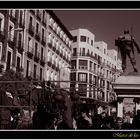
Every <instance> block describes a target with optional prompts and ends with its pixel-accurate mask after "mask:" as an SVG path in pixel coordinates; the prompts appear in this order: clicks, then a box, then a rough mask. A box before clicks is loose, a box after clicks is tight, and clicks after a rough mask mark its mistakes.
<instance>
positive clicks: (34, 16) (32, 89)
mask: <svg viewBox="0 0 140 140" xmlns="http://www.w3.org/2000/svg"><path fill="white" fill-rule="evenodd" d="M43 7H44V6H43ZM139 25H140V8H139V9H132V8H124V9H123V8H120V9H119V8H111V9H109V8H108V9H107V8H105V9H104V8H90V9H88V8H81V9H78V8H77V9H75V8H74V9H72V8H71V9H69V8H68V9H63V8H62V9H60V8H58V9H57V8H9V9H3V8H0V131H1V132H2V131H3V132H6V131H13V130H14V131H15V132H14V133H16V131H20V130H21V131H28V132H30V133H31V134H32V132H31V131H35V132H34V133H33V134H35V133H36V134H35V135H37V132H36V130H39V131H49V132H48V133H50V134H53V133H51V132H52V131H55V132H56V131H60V130H64V131H65V130H67V131H72V133H74V132H76V131H82V132H81V133H83V134H82V135H84V134H85V133H84V132H83V131H92V132H96V133H98V135H100V132H103V131H104V133H106V134H107V133H108V132H109V131H111V132H113V131H114V132H113V133H111V136H112V137H113V138H139V137H140V133H139V132H135V131H137V130H140V62H139V60H140V26H139ZM118 130H119V131H118ZM131 131H132V132H131ZM61 134H62V133H61ZM66 134H67V132H66ZM82 135H81V136H82ZM70 137H71V136H70Z"/></svg>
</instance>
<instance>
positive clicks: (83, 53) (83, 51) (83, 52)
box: [82, 48, 85, 56]
mask: <svg viewBox="0 0 140 140" xmlns="http://www.w3.org/2000/svg"><path fill="white" fill-rule="evenodd" d="M82 55H83V56H85V48H83V49H82Z"/></svg>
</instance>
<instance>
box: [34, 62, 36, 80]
mask: <svg viewBox="0 0 140 140" xmlns="http://www.w3.org/2000/svg"><path fill="white" fill-rule="evenodd" d="M36 69H37V66H36V65H35V64H34V78H36Z"/></svg>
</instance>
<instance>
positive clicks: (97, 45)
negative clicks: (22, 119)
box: [70, 29, 120, 105]
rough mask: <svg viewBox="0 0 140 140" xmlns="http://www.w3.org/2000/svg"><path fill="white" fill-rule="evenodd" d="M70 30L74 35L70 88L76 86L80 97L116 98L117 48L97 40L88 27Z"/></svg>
mask: <svg viewBox="0 0 140 140" xmlns="http://www.w3.org/2000/svg"><path fill="white" fill-rule="evenodd" d="M70 32H71V34H72V35H73V37H74V41H73V44H72V61H71V65H72V70H71V81H73V82H71V90H75V89H76V91H78V92H79V94H80V96H81V98H84V99H91V100H93V101H97V102H98V103H99V104H101V103H109V102H111V101H113V100H115V99H116V96H115V94H114V92H113V91H112V82H114V81H115V80H116V79H117V78H118V76H119V75H120V68H119V67H118V64H119V63H120V62H118V55H117V51H116V50H114V49H112V50H109V49H108V48H107V44H106V43H105V42H104V41H98V42H96V41H95V35H94V34H93V33H91V32H90V31H89V30H87V29H76V30H72V31H70ZM74 81H76V82H74ZM101 105H103V104H101Z"/></svg>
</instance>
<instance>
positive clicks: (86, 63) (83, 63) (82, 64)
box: [79, 60, 88, 66]
mask: <svg viewBox="0 0 140 140" xmlns="http://www.w3.org/2000/svg"><path fill="white" fill-rule="evenodd" d="M87 65H88V61H87V60H79V66H87Z"/></svg>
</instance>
